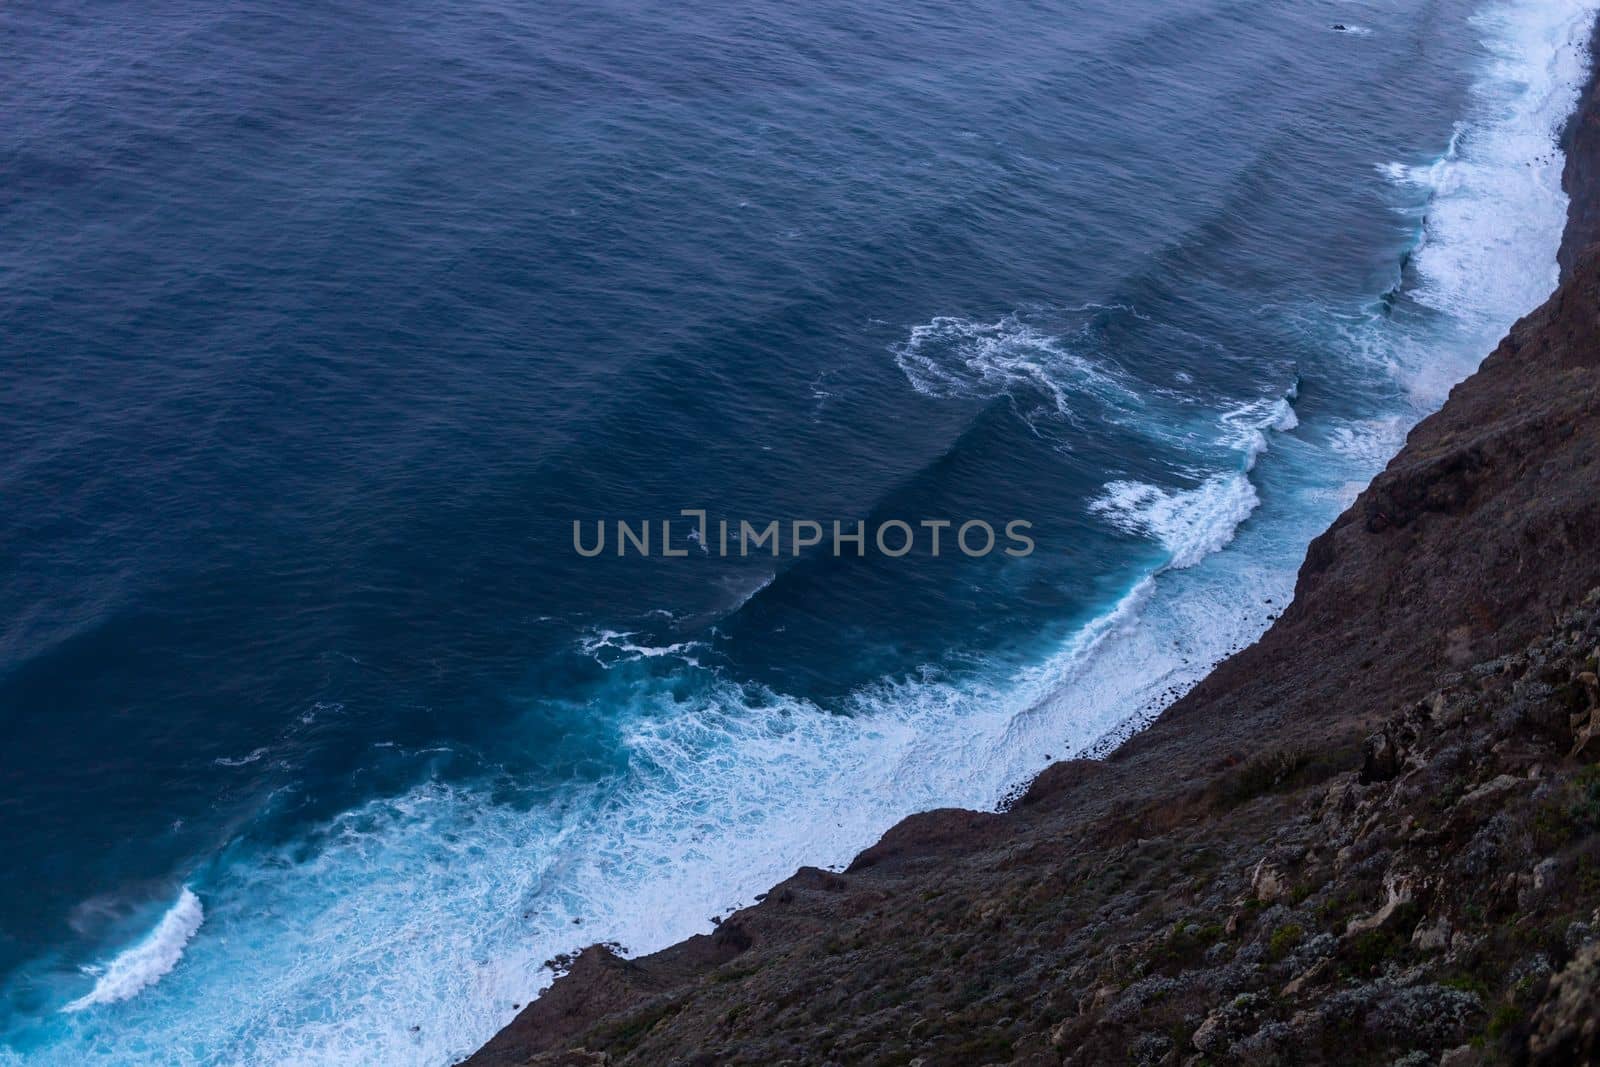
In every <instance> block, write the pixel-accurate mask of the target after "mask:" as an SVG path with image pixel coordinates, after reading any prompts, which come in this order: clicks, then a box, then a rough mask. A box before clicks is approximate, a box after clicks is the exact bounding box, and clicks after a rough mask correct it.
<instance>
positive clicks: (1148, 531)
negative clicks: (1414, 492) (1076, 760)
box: [0, 0, 1593, 1064]
mask: <svg viewBox="0 0 1600 1067" xmlns="http://www.w3.org/2000/svg"><path fill="white" fill-rule="evenodd" d="M1592 13H1593V12H1592V5H1591V4H1589V3H1586V2H1583V3H1580V2H1576V0H1570V2H1569V0H1561V2H1549V3H1537V2H1532V0H1512V2H1508V3H1490V2H1478V0H1474V2H1467V0H1461V2H1446V3H1440V4H1432V5H1394V4H1386V3H1367V4H1359V3H1358V4H1320V3H1311V4H1304V5H1293V6H1292V7H1289V6H1287V5H1282V6H1278V7H1275V8H1273V9H1269V10H1258V9H1256V8H1254V7H1247V6H1242V5H1236V4H1225V3H1205V2H1197V3H1183V4H1170V3H1168V4H1155V3H1149V4H1131V5H1130V4H1115V5H1113V4H1109V3H1099V2H1073V3H1061V4H1047V5H1039V4H1017V3H987V4H980V5H976V6H974V5H941V4H914V5H901V6H899V7H897V8H895V10H893V11H892V12H885V11H877V10H868V9H864V8H861V7H859V6H855V5H850V4H823V5H810V6H807V7H805V8H804V9H792V8H790V7H783V6H774V5H759V4H758V5H755V6H751V5H748V4H746V5H737V6H735V5H723V4H711V5H699V6H697V7H696V8H695V9H694V10H692V11H685V10H682V9H678V8H664V7H657V6H651V5H644V4H638V3H627V4H611V5H599V6H590V7H585V8H571V7H562V6H555V7H551V6H548V5H545V6H541V7H538V8H536V9H532V10H529V9H524V8H518V7H510V6H499V5H494V4H468V5H465V6H462V5H455V6H451V7H448V8H447V7H441V6H432V7H430V6H426V5H424V6H422V7H411V8H408V9H406V10H403V11H396V10H389V9H384V8H378V7H371V6H365V5H361V4H343V5H336V6H333V7H329V6H326V5H321V6H315V7H311V6H298V5H290V6H289V7H284V6H282V5H278V6H275V7H271V8H267V7H260V6H252V5H243V6H234V7H230V8H228V9H226V10H221V9H218V10H209V9H208V10H201V11H196V10H194V9H192V8H191V7H184V6H176V5H159V4H158V5H156V6H154V7H151V6H150V5H141V6H140V7H138V8H134V7H131V6H116V5H112V6H105V5H100V6H97V7H95V8H94V9H92V10H91V9H88V8H81V7H79V6H77V5H73V4H60V5H54V6H50V7H32V8H30V9H28V10H27V11H8V12H6V13H4V14H3V15H0V19H3V20H4V25H5V28H6V31H7V34H8V37H9V38H10V39H11V40H12V41H13V42H15V47H14V48H13V50H12V51H13V52H14V53H15V54H16V55H17V56H19V57H21V58H20V59H19V61H18V62H16V63H13V64H11V65H9V66H8V69H7V70H5V71H4V72H0V79H4V86H5V98H6V100H7V101H8V103H9V105H10V106H9V107H8V108H7V111H8V118H9V120H10V121H9V122H8V123H6V124H5V125H4V126H3V127H0V137H3V138H4V143H3V151H4V155H3V157H0V158H4V160H5V161H6V168H7V169H6V173H7V175H8V181H7V182H6V183H5V184H4V187H3V189H4V191H3V192H0V210H3V212H4V214H5V218H6V223H7V233H8V234H9V235H12V237H13V240H11V241H9V242H6V243H5V245H4V247H3V248H0V321H3V322H4V324H5V338H6V341H7V344H6V350H7V358H6V359H5V360H4V361H3V362H0V376H3V388H4V395H5V396H6V397H7V400H8V402H7V403H6V404H5V405H4V406H3V407H0V499H3V500H5V501H6V502H7V503H8V504H9V505H11V506H9V507H7V508H5V509H4V511H3V513H0V544H4V545H5V548H6V551H5V552H4V553H3V554H0V606H3V610H4V616H3V617H4V626H3V629H0V722H3V723H4V724H5V734H4V738H5V741H4V749H3V752H0V781H3V783H4V789H3V791H0V827H3V829H0V835H3V836H0V844H3V845H4V850H5V855H6V856H7V858H8V862H9V863H10V865H11V871H12V874H13V876H12V877H11V878H9V879H6V880H5V885H4V887H3V888H0V976H3V977H0V1040H3V1041H4V1048H3V1050H0V1062H6V1061H8V1060H16V1061H19V1062H27V1063H33V1062H38V1063H63V1062H69V1061H70V1062H82V1061H85V1060H87V1061H90V1062H108V1063H118V1064H121V1063H140V1062H147V1063H160V1064H172V1063H263V1062H266V1063H351V1062H372V1063H385V1064H394V1063H418V1064H438V1063H447V1062H450V1061H451V1060H452V1058H454V1057H456V1056H458V1055H461V1054H463V1053H465V1052H467V1051H469V1050H471V1049H472V1048H473V1047H475V1046H476V1045H477V1044H478V1043H480V1042H481V1041H483V1040H484V1039H486V1038H487V1037H488V1036H489V1035H490V1034H492V1033H493V1032H494V1030H495V1029H496V1028H497V1027H499V1026H500V1025H503V1024H504V1023H505V1022H506V1021H508V1020H509V1019H510V1018H511V1016H512V1015H513V1014H514V1012H515V1005H517V1004H519V1003H525V1002H526V1000H527V998H528V997H529V996H531V995H532V994H533V993H534V992H535V991H536V990H537V989H538V988H540V987H541V986H542V985H543V984H545V983H546V982H547V981H548V980H549V976H550V972H549V971H548V969H547V968H545V967H544V963H545V961H546V960H549V959H550V958H552V957H553V956H555V955H556V954H557V953H560V952H564V951H569V950H571V949H573V948H576V947H579V946H581V945H583V944H587V943H590V942H593V941H601V940H606V941H614V942H617V943H619V944H621V945H623V946H624V947H625V948H626V949H628V950H629V951H634V952H640V951H648V950H650V949H653V948H657V947H660V946H662V945H664V944H666V943H669V942H671V941H673V940H676V939H678V938H681V937H683V936H686V935H688V934H692V933H695V932H699V931H702V930H705V929H708V928H709V924H710V919H711V917H712V916H713V915H718V914H722V913H725V912H726V911H727V910H728V909H730V908H733V907H735V906H737V905H739V904H748V903H750V902H752V901H753V899H754V896H755V894H757V893H759V892H762V891H764V890H765V889H766V888H767V887H768V886H769V885H771V884H772V883H773V882H774V881H776V880H778V879H780V878H782V877H784V876H785V875H787V874H788V873H789V872H791V871H792V870H793V869H794V868H795V867H796V866H798V865H800V864H802V863H813V864H821V865H837V864H842V863H844V862H847V861H848V859H849V858H850V856H851V855H852V854H853V853H854V852H855V851H856V850H858V849H860V848H861V847H864V846H865V845H866V844H868V843H870V842H871V841H872V840H873V839H874V838H876V836H877V835H878V834H880V833H881V832H882V831H883V830H884V829H885V828H886V827H887V826H889V825H890V824H891V823H892V822H893V821H894V820H896V819H897V818H899V817H901V816H903V815H905V814H908V813H910V812H912V811H916V810H919V809H923V808H927V807H930V806H936V805H945V804H963V805H972V806H993V805H995V804H998V803H1001V802H1002V801H1003V800H1004V798H1005V797H1006V796H1007V795H1008V793H1009V792H1010V791H1011V790H1013V789H1015V788H1016V787H1017V786H1018V785H1020V784H1021V783H1023V782H1025V781H1026V780H1027V778H1028V776H1029V775H1031V774H1032V773H1034V772H1036V771H1037V770H1038V769H1039V768H1041V767H1042V766H1044V765H1045V764H1046V763H1047V762H1048V761H1049V760H1050V759H1052V758H1061V757H1063V756H1066V755H1069V754H1072V753H1081V752H1099V751H1104V750H1105V749H1106V748H1107V747H1108V746H1110V745H1112V744H1114V743H1115V742H1116V740H1117V739H1119V738H1121V737H1123V736H1126V734H1127V732H1128V731H1130V730H1132V729H1135V728H1137V726H1138V725H1139V724H1140V723H1142V722H1143V721H1146V720H1147V719H1148V717H1149V716H1150V715H1152V714H1154V713H1155V712H1156V711H1158V710H1159V709H1160V708H1161V707H1163V706H1165V704H1166V703H1168V702H1170V700H1171V699H1173V698H1174V697H1175V696H1176V695H1177V694H1179V693H1181V692H1182V691H1184V690H1185V689H1186V688H1187V687H1188V686H1189V685H1191V684H1193V682H1194V681H1195V680H1196V679H1197V678H1199V677H1200V676H1201V675H1202V674H1203V673H1204V672H1205V670H1206V669H1207V668H1208V667H1209V666H1210V665H1211V664H1212V663H1214V662H1215V661H1216V660H1217V659H1218V658H1219V657H1221V656H1223V655H1226V654H1227V653H1228V652H1229V651H1231V650H1232V649H1234V648H1237V647H1240V646H1241V645H1243V644H1246V643H1248V642H1249V641H1251V640H1253V639H1254V638H1255V637H1256V636H1257V635H1258V634H1259V633H1260V632H1261V631H1262V629H1264V628H1265V627H1266V626H1267V625H1268V624H1269V623H1270V620H1271V618H1272V617H1273V616H1274V615H1275V614H1276V612H1277V611H1278V610H1280V609H1281V607H1282V605H1283V604H1284V603H1285V602H1286V600H1287V598H1288V596H1289V595H1290V593H1291V592H1292V588H1293V575H1294V571H1295V568H1296V567H1297V566H1298V563H1299V559H1300V557H1301V554H1302V553H1303V551H1304V547H1305V544H1306V542H1307V541H1308V540H1309V539H1310V538H1311V537H1312V536H1313V535H1314V534H1315V533H1317V532H1319V531H1320V530H1321V529H1322V528H1323V527H1324V526H1325V525H1326V524H1327V523H1328V521H1330V520H1331V518H1332V517H1333V516H1334V515H1335V514H1337V513H1338V511H1339V510H1340V509H1341V508H1342V507H1343V506H1344V505H1345V504H1346V503H1347V502H1348V501H1349V500H1350V499H1352V498H1353V496H1354V494H1355V493H1356V492H1357V491H1359V488H1360V487H1361V486H1362V485H1363V484H1365V481H1366V480H1367V479H1368V478H1370V476H1371V475H1372V474H1373V473H1374V472H1375V471H1376V470H1377V469H1379V468H1380V467H1381V466H1382V464H1383V463H1384V462H1385V461H1386V460H1387V458H1388V457H1389V456H1390V455H1392V453H1393V452H1394V451H1395V450H1396V449H1397V448H1398V447H1399V444H1400V442H1401V441H1402V439H1403V435H1404V433H1405V430H1406V429H1407V427H1408V426H1409V425H1411V424H1412V423H1413V422H1414V421H1415V420H1416V419H1417V418H1419V417H1420V416H1421V415H1423V414H1425V413H1426V412H1427V411H1429V410H1432V409H1433V408H1434V407H1436V406H1437V405H1438V404H1439V403H1440V402H1442V400H1443V397H1444V395H1445V393H1446V391H1447V390H1448V388H1449V386H1450V384H1451V383H1453V382H1455V381H1457V380H1459V379H1460V378H1461V377H1463V376H1465V375H1466V374H1467V373H1470V371H1471V369H1472V368H1473V367H1474V366H1475V365H1476V363H1477V361H1478V360H1479V359H1480V358H1481V357H1482V356H1483V355H1484V354H1486V352H1487V351H1488V350H1489V348H1490V347H1491V346H1492V344H1493V343H1494V341H1495V340H1496V339H1498V337H1499V336H1500V335H1501V334H1502V333H1503V332H1504V330H1505V328H1506V327H1507V326H1508V325H1509V324H1510V322H1511V321H1512V320H1513V319H1514V318H1515V317H1516V316H1517V315H1519V314H1521V313H1522V312H1524V311H1526V310H1528V309H1530V308H1532V307H1533V306H1534V305H1535V304H1537V303H1538V302H1539V301H1540V300H1541V299H1542V298H1543V297H1544V295H1545V294H1546V293H1547V292H1548V291H1549V289H1550V288H1551V287H1552V286H1553V284H1554V282H1555V277H1556V268H1555V261H1554V254H1555V248H1556V244H1557V242H1558V240H1559V235H1560V230H1561V224H1562V221H1563V215H1564V211H1565V200H1564V198H1563V197H1562V195H1561V193H1560V183H1559V175H1560V167H1561V158H1560V155H1559V152H1558V151H1557V149H1556V140H1555V139H1556V135H1557V133H1558V131H1559V128H1560V125H1561V123H1562V122H1563V120H1564V119H1565V117H1566V115H1567V113H1568V112H1569V111H1570V109H1571V106H1572V103H1573V101H1574V99H1575V94H1576V90H1577V86H1578V83H1579V81H1580V80H1581V77H1582V74H1583V69H1584V59H1583V56H1582V53H1581V49H1580V47H1579V45H1580V42H1581V41H1583V40H1584V39H1585V38H1586V36H1587V30H1588V20H1589V19H1590V18H1591V17H1592ZM1336 23H1337V24H1340V25H1343V26H1344V27H1345V29H1344V30H1342V31H1341V30H1335V29H1334V28H1333V27H1334V25H1335V24H1336ZM685 507H691V508H693V507H700V508H705V509H706V510H707V511H708V512H710V513H711V515H712V517H713V519H715V518H716V517H718V516H721V517H727V518H730V519H732V520H734V521H737V520H739V519H749V520H751V521H753V522H761V523H764V522H765V521H767V520H770V519H778V520H782V521H788V520H791V519H814V520H817V521H820V522H824V523H827V522H831V521H832V520H835V519H837V520H841V521H843V522H845V523H846V524H853V523H854V522H855V521H856V520H862V521H865V522H868V523H871V524H876V523H878V522H882V521H885V520H887V519H891V518H903V519H907V520H917V519H922V518H947V519H950V520H954V521H955V522H957V523H959V522H961V521H963V520H967V519H984V520H987V521H991V522H993V523H994V524H995V525H996V526H997V527H998V526H1001V525H1003V524H1004V522H1006V521H1008V520H1011V519H1023V520H1026V521H1029V522H1031V523H1032V530H1031V533H1032V536H1033V537H1034V539H1035V542H1036V550H1035V551H1034V552H1033V553H1032V554H1031V555H1028V556H1025V557H1020V558H1018V557H1010V556H1006V555H1004V554H1002V553H994V554H991V555H987V556H984V557H983V558H981V559H973V558H968V557H966V556H964V555H961V554H959V553H946V554H945V555H942V556H940V557H939V558H933V557H932V556H930V555H929V553H928V552H927V551H925V550H924V549H922V548H920V547H919V548H918V550H916V551H914V552H913V553H912V554H910V555H908V556H906V557H904V558H900V559H888V558H884V557H883V556H881V555H878V554H869V555H868V556H867V557H865V558H859V559H858V558H855V557H850V556H846V557H844V558H840V559H836V558H833V557H832V556H831V555H829V554H827V553H826V552H825V551H824V552H816V551H813V552H809V553H806V554H804V555H802V556H801V557H798V558H797V557H794V556H792V555H789V554H787V553H786V554H784V555H783V556H781V557H779V558H776V559H774V558H772V557H771V556H756V557H749V558H738V557H733V558H724V557H721V556H719V555H717V554H715V553H706V552H700V551H698V550H697V546H694V545H692V544H691V543H689V542H687V541H686V540H684V541H680V542H679V544H680V546H681V547H682V548H683V550H684V551H686V552H688V555H687V556H684V557H682V558H672V559H662V558H659V556H652V557H651V558H647V559H646V558H635V557H625V558H617V557H615V556H614V555H607V556H604V557H600V558H596V559H584V558H582V557H581V556H579V555H578V554H577V553H575V552H574V551H573V547H572V542H571V525H572V522H573V521H574V520H581V521H584V522H586V523H592V522H594V521H596V520H601V521H613V520H615V519H619V518H620V519H626V520H629V521H633V522H637V521H639V520H642V519H645V518H650V519H652V520H655V521H656V522H659V521H660V519H662V518H669V517H674V516H676V515H677V514H678V511H679V509H681V508H685ZM675 529H679V528H678V527H675Z"/></svg>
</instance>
